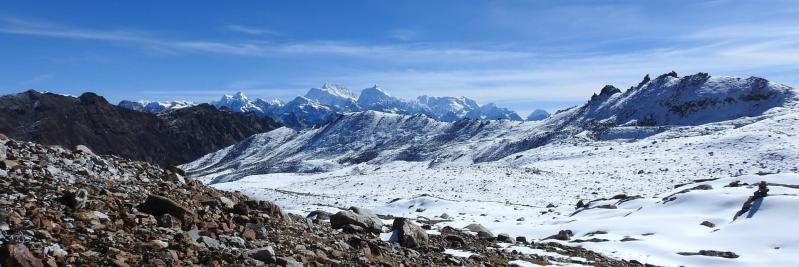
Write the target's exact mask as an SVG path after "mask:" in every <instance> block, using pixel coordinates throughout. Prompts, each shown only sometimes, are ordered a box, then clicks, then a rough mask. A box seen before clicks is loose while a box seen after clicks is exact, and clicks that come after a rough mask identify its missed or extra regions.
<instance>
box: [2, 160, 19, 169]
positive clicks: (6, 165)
mask: <svg viewBox="0 0 799 267" xmlns="http://www.w3.org/2000/svg"><path fill="white" fill-rule="evenodd" d="M19 164H20V163H19V161H18V160H9V159H4V160H0V169H6V170H10V169H12V168H14V167H16V166H19Z"/></svg>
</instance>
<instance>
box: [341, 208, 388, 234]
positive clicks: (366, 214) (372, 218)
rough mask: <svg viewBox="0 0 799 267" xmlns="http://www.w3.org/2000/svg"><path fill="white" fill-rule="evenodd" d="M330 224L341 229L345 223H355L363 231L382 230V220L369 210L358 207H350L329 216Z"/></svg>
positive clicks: (377, 231)
mask: <svg viewBox="0 0 799 267" xmlns="http://www.w3.org/2000/svg"><path fill="white" fill-rule="evenodd" d="M330 224H331V226H333V229H341V228H343V227H344V226H346V225H350V224H351V225H355V226H359V227H361V228H363V229H364V230H365V231H368V232H372V233H380V232H382V230H383V221H381V220H380V218H379V217H377V215H375V214H374V213H372V212H371V211H369V210H367V209H363V208H358V207H351V208H350V210H343V211H339V212H338V213H336V214H333V215H332V216H330Z"/></svg>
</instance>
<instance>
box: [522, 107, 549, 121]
mask: <svg viewBox="0 0 799 267" xmlns="http://www.w3.org/2000/svg"><path fill="white" fill-rule="evenodd" d="M549 116H550V114H549V112H547V111H546V110H543V109H536V110H533V112H531V113H530V115H529V116H527V120H528V121H540V120H543V119H546V118H549Z"/></svg>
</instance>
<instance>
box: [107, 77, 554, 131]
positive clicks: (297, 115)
mask: <svg viewBox="0 0 799 267" xmlns="http://www.w3.org/2000/svg"><path fill="white" fill-rule="evenodd" d="M211 104H212V105H214V106H216V107H217V108H227V109H229V110H231V111H234V112H254V113H255V114H257V115H259V116H268V117H271V118H273V119H275V120H276V121H277V122H279V123H281V124H283V125H286V126H288V127H290V128H294V129H306V128H312V127H314V126H321V125H324V124H326V123H328V122H330V121H332V120H333V119H335V118H336V116H337V115H338V114H344V113H348V112H360V111H370V110H371V111H380V112H385V113H394V114H403V115H415V114H424V115H426V116H428V117H430V118H433V119H435V120H439V121H456V120H460V119H464V118H466V119H474V120H514V121H521V120H523V119H522V117H521V116H519V115H518V114H516V112H514V111H512V110H510V109H507V108H501V107H497V106H496V105H494V104H493V103H489V104H486V105H482V106H481V105H479V104H478V103H477V102H476V101H474V100H472V99H469V98H466V97H431V96H420V97H418V98H417V99H415V100H406V99H402V98H398V97H394V96H391V95H390V94H388V93H387V92H386V91H385V90H384V89H382V88H380V87H378V86H377V85H375V86H373V87H370V88H366V89H363V90H362V91H361V93H360V95H356V94H354V93H352V92H351V91H350V90H349V89H347V88H346V87H344V86H341V85H335V84H331V83H325V84H324V85H323V86H322V87H321V88H311V89H310V90H308V92H307V93H306V94H305V95H304V96H298V97H296V98H294V99H292V100H291V101H289V102H285V103H284V102H283V101H280V100H272V101H265V100H263V99H260V98H259V99H254V100H253V99H250V98H248V97H247V96H246V95H244V93H242V92H237V93H235V94H233V95H224V96H222V98H220V99H219V100H218V101H214V102H212V103H211ZM190 105H193V103H191V102H187V101H173V102H153V101H127V100H125V101H122V102H120V104H119V106H121V107H124V108H129V109H134V110H139V111H145V112H151V113H160V112H165V111H168V110H173V109H177V108H181V107H186V106H190ZM538 117H540V115H539V116H538ZM538 117H536V118H538Z"/></svg>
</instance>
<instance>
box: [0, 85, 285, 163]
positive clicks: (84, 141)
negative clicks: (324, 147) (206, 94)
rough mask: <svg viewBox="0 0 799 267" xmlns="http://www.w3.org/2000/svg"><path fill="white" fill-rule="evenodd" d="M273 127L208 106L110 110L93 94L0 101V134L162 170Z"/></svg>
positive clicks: (268, 121) (35, 95)
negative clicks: (149, 110)
mask: <svg viewBox="0 0 799 267" xmlns="http://www.w3.org/2000/svg"><path fill="white" fill-rule="evenodd" d="M277 127H278V125H277V124H276V123H275V122H274V121H272V120H271V119H269V118H258V117H256V116H255V115H253V114H247V113H233V112H226V111H221V110H217V109H216V108H214V107H213V106H211V105H207V104H206V105H198V106H194V107H189V108H184V109H179V110H175V111H172V112H168V113H163V114H160V115H155V114H149V113H144V112H139V111H135V110H129V109H125V108H120V107H117V106H114V105H112V104H110V103H108V101H106V100H105V99H104V98H103V97H101V96H98V95H96V94H94V93H84V94H83V95H81V96H80V97H72V96H65V95H59V94H53V93H40V92H37V91H33V90H30V91H26V92H23V93H18V94H10V95H5V96H2V97H0V133H4V134H5V135H7V136H9V137H11V138H14V139H18V140H24V141H33V142H37V143H41V144H46V145H61V146H64V147H68V148H75V147H76V146H78V145H85V146H86V147H87V148H89V149H90V150H91V151H93V152H94V153H97V154H102V155H119V156H122V157H126V158H131V159H135V160H144V161H148V162H151V163H155V164H159V165H161V166H169V165H178V164H182V163H186V162H189V161H192V160H194V159H197V158H199V157H200V156H202V155H204V154H207V153H209V152H212V151H215V150H218V149H220V148H223V147H226V146H229V145H232V144H235V143H236V142H238V141H241V140H243V139H244V138H247V137H249V136H251V135H253V134H256V133H261V132H266V131H270V130H272V129H275V128H277Z"/></svg>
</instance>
